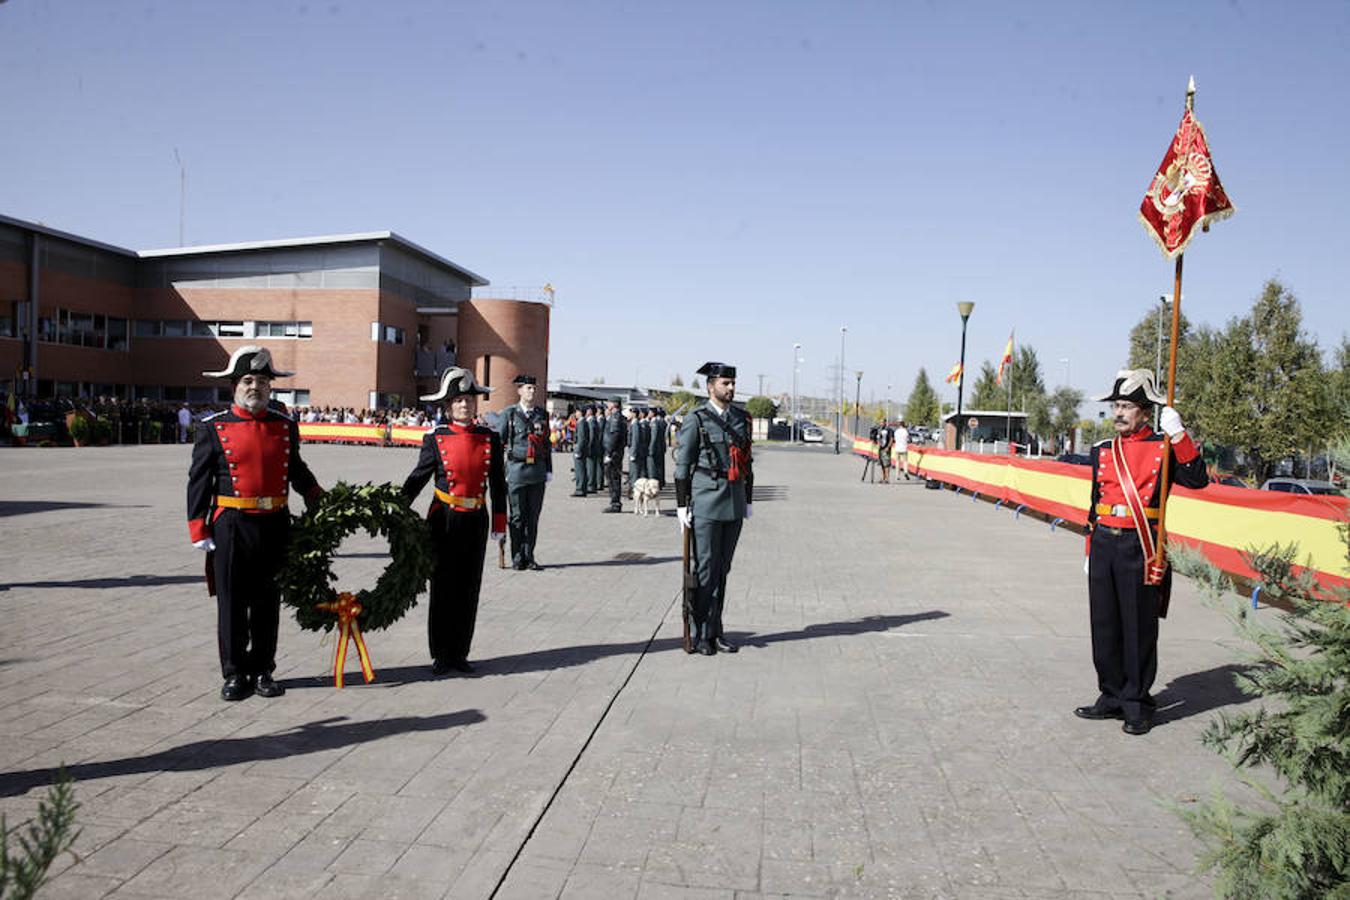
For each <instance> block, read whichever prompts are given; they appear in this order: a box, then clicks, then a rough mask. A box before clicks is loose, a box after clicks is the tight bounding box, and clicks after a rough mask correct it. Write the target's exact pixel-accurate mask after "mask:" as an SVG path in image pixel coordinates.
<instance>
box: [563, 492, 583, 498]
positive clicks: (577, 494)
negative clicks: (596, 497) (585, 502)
mask: <svg viewBox="0 0 1350 900" xmlns="http://www.w3.org/2000/svg"><path fill="white" fill-rule="evenodd" d="M567 496H569V497H585V496H586V495H585V494H584V493H581V492H579V491H573V492H572V493H570V494H568V495H567Z"/></svg>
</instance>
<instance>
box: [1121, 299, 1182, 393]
mask: <svg viewBox="0 0 1350 900" xmlns="http://www.w3.org/2000/svg"><path fill="white" fill-rule="evenodd" d="M1161 305H1162V304H1159V303H1155V304H1153V306H1152V307H1150V309H1149V310H1148V312H1146V313H1144V316H1143V318H1141V319H1140V320H1139V322H1138V324H1136V325H1135V326H1134V327H1133V328H1131V329H1130V352H1129V356H1128V363H1127V365H1126V368H1129V369H1148V370H1149V371H1150V372H1152V371H1155V368H1154V367H1155V366H1156V367H1157V370H1158V371H1161V373H1162V378H1161V383H1163V384H1166V382H1167V360H1168V354H1169V353H1170V352H1171V348H1172V307H1171V304H1170V303H1169V304H1168V305H1167V306H1166V307H1165V308H1163V310H1162V316H1161V319H1162V343H1161V347H1162V354H1161V357H1162V364H1161V365H1158V359H1159V341H1158V334H1159V332H1158V321H1159V316H1158V307H1160V306H1161ZM1177 331H1178V333H1179V335H1180V338H1179V340H1178V341H1177V354H1178V356H1177V359H1178V366H1180V359H1181V354H1183V353H1185V351H1186V342H1187V340H1188V338H1189V337H1190V334H1191V323H1190V320H1189V319H1187V318H1186V314H1185V313H1184V312H1183V313H1182V314H1181V320H1180V321H1179V322H1178V323H1177Z"/></svg>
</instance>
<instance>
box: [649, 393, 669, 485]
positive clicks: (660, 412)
mask: <svg viewBox="0 0 1350 900" xmlns="http://www.w3.org/2000/svg"><path fill="white" fill-rule="evenodd" d="M651 425H652V441H651V448H650V450H649V451H648V454H647V460H648V462H647V477H648V478H655V479H656V480H657V482H658V483H659V484H660V485H661V487H662V489H664V488H665V486H666V411H665V410H664V409H662V408H661V407H659V406H658V407H657V408H656V411H655V415H654V417H653V418H652V422H651Z"/></svg>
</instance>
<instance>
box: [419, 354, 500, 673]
mask: <svg viewBox="0 0 1350 900" xmlns="http://www.w3.org/2000/svg"><path fill="white" fill-rule="evenodd" d="M490 391H491V388H485V387H480V386H479V385H477V384H476V383H474V379H473V373H471V372H470V371H469V370H467V369H464V368H460V367H459V366H452V367H451V368H449V369H446V370H445V372H444V374H442V375H441V389H440V390H439V391H437V392H436V393H434V394H428V395H425V396H423V397H422V398H421V399H422V400H424V401H428V402H432V403H444V404H445V405H446V406H447V407H448V410H447V412H448V415H447V416H446V419H447V420H448V421H447V422H446V423H445V424H442V425H439V426H437V427H436V428H435V429H434V430H432V431H429V432H427V434H426V436H425V437H423V438H422V452H421V454H420V455H419V456H418V457H417V464H416V465H415V466H413V470H412V472H411V473H410V474H409V475H408V479H407V480H406V481H404V482H403V496H404V497H406V498H407V499H408V503H409V504H411V503H412V502H413V501H414V500H416V499H417V495H418V494H420V493H421V492H422V488H424V487H426V484H427V482H428V481H432V486H433V487H434V488H435V497H434V498H432V501H431V507H430V509H428V510H427V527H428V529H429V530H430V532H431V544H432V548H433V549H434V551H435V554H436V568H435V570H434V571H433V572H432V575H431V592H430V593H431V596H430V602H429V603H428V609H427V643H428V645H429V647H430V650H431V660H432V665H431V671H432V673H433V674H436V675H444V674H446V673H448V672H451V671H455V672H462V673H464V674H466V675H467V674H470V673H472V672H473V666H472V665H471V664H470V663H469V648H470V645H471V644H472V643H473V631H474V624H475V622H476V621H477V619H478V593H479V590H480V589H481V587H482V584H483V557H484V555H485V554H486V552H487V544H488V541H499V540H501V539H502V538H503V537H504V532H505V531H506V473H505V468H504V466H503V463H502V443H501V438H500V437H498V435H497V433H496V432H495V431H493V430H492V429H491V428H488V427H486V426H484V425H479V424H476V423H475V421H474V417H475V416H476V415H477V414H478V398H479V397H480V396H482V395H485V394H487V393H489V392H490ZM433 479H434V481H433ZM489 502H490V503H491V507H492V511H491V518H490V519H489V515H488V504H489Z"/></svg>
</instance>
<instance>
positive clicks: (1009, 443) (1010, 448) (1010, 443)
mask: <svg viewBox="0 0 1350 900" xmlns="http://www.w3.org/2000/svg"><path fill="white" fill-rule="evenodd" d="M1013 334H1014V335H1015V334H1017V332H1016V331H1014V332H1013ZM1012 343H1013V341H1012V338H1011V337H1009V338H1008V347H1009V348H1011V347H1012ZM1012 369H1013V363H1012V361H1009V362H1008V455H1009V456H1011V455H1012V452H1013V451H1012V376H1013V373H1012Z"/></svg>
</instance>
